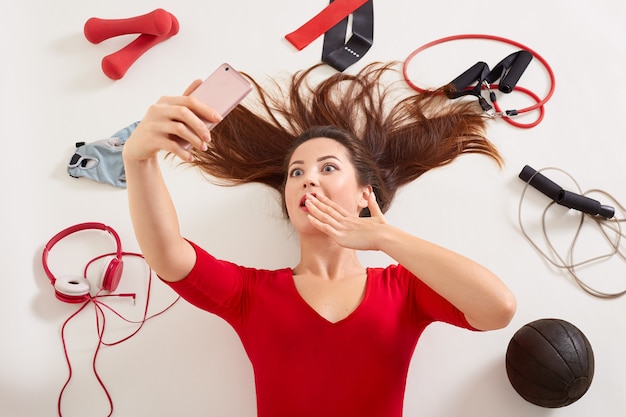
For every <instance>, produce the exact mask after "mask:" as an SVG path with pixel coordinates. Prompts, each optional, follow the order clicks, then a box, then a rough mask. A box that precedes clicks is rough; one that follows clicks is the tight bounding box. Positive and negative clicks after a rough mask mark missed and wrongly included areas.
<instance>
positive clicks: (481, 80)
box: [402, 34, 556, 129]
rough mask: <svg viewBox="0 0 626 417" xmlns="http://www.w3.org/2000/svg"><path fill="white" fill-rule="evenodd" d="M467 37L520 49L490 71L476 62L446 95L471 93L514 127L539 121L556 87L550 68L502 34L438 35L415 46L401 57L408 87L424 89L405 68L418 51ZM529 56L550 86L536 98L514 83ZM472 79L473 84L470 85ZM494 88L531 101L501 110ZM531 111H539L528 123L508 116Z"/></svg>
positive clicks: (481, 63) (529, 50)
mask: <svg viewBox="0 0 626 417" xmlns="http://www.w3.org/2000/svg"><path fill="white" fill-rule="evenodd" d="M467 39H484V40H492V41H497V42H501V43H505V44H509V45H512V46H515V47H516V48H520V49H521V51H519V52H516V53H514V54H511V55H509V56H507V57H506V58H505V59H503V60H502V61H500V62H499V63H498V64H497V65H496V66H495V67H494V68H493V70H491V69H490V68H489V66H488V65H487V64H486V63H484V62H478V63H476V64H475V65H473V66H472V67H470V68H469V69H468V70H467V71H465V72H464V73H463V74H461V75H460V76H459V77H457V78H456V79H455V80H453V81H452V82H451V84H452V85H454V87H455V89H456V91H455V92H449V93H447V95H448V97H449V98H451V99H454V98H458V97H461V96H464V95H470V94H471V95H474V96H476V97H477V98H478V99H479V102H480V104H481V106H482V108H483V110H485V111H490V110H491V108H492V107H493V110H494V112H493V113H492V116H493V117H501V118H502V119H503V120H504V121H506V122H507V123H509V124H510V125H512V126H514V127H518V128H522V129H529V128H532V127H535V126H537V125H538V124H539V123H541V121H542V120H543V117H544V115H545V107H544V106H545V104H546V103H547V102H548V100H550V98H551V97H552V95H553V93H554V90H555V86H556V79H555V76H554V72H553V70H552V67H551V66H550V65H549V64H548V62H547V61H546V60H545V59H544V58H543V57H542V56H541V55H539V54H538V53H537V52H536V51H534V50H532V49H530V48H528V47H527V46H525V45H523V44H521V43H519V42H517V41H514V40H511V39H507V38H504V37H500V36H495V35H485V34H461V35H454V36H448V37H444V38H440V39H437V40H434V41H432V42H429V43H426V44H424V45H422V46H420V47H419V48H417V49H415V50H414V51H413V52H411V54H409V56H408V57H407V58H406V59H405V61H404V64H403V67H402V75H403V77H404V79H405V81H406V83H407V84H408V85H409V87H411V88H412V89H413V90H415V91H417V92H425V91H426V89H425V88H422V87H419V86H418V85H417V84H416V83H414V82H413V81H412V80H411V78H410V76H409V73H408V72H409V71H408V68H409V66H410V64H411V62H412V61H413V59H414V58H415V57H416V56H417V55H418V54H420V53H421V52H423V51H425V50H426V49H429V48H432V47H434V46H436V45H440V44H443V43H446V42H452V41H458V40H467ZM533 57H534V58H536V59H537V60H538V61H539V62H540V63H541V64H542V66H543V67H544V68H545V70H546V72H547V74H548V77H549V79H550V88H549V91H548V93H547V94H546V96H545V97H544V98H541V97H539V95H537V94H536V93H534V92H533V91H531V90H529V89H527V88H524V87H520V86H518V85H516V84H517V81H518V80H519V77H521V75H522V73H523V72H524V70H525V69H526V66H527V65H528V64H529V63H530V60H532V59H533ZM497 80H500V83H496V82H495V81H497ZM474 82H475V83H476V84H475V85H471V84H472V83H474ZM496 90H499V91H500V92H502V93H505V94H509V93H511V92H513V91H517V92H520V93H523V94H525V95H527V96H529V97H530V98H531V99H532V100H533V101H534V102H535V103H534V104H533V105H531V106H528V107H524V108H522V109H513V110H503V109H502V108H501V107H500V104H499V102H498V100H497V97H496V93H495V91H496ZM483 91H487V93H488V97H489V101H490V102H491V104H489V103H488V102H487V99H485V98H484V97H483V96H482V94H481V93H482V92H483ZM532 111H537V112H539V114H538V116H537V119H536V120H535V121H533V122H531V123H521V122H518V121H515V120H513V119H512V118H513V117H514V116H518V115H522V114H525V113H529V112H532Z"/></svg>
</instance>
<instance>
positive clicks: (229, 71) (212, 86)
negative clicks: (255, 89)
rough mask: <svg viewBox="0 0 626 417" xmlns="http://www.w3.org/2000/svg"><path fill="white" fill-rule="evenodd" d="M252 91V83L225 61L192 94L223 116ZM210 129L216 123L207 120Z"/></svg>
mask: <svg viewBox="0 0 626 417" xmlns="http://www.w3.org/2000/svg"><path fill="white" fill-rule="evenodd" d="M250 91H252V84H251V83H250V81H248V79H247V78H246V77H244V76H243V75H241V74H240V73H239V72H237V71H236V70H235V69H234V68H233V67H232V66H230V65H228V64H226V63H224V64H222V65H220V66H219V67H218V68H217V69H216V70H215V71H213V73H212V74H211V75H209V77H208V78H207V79H206V80H204V81H203V82H202V84H200V85H199V86H198V87H197V88H196V89H195V90H193V92H192V93H191V96H193V97H196V98H198V99H199V100H202V101H203V102H204V103H205V104H206V105H208V106H209V107H211V108H213V109H215V110H217V111H218V113H219V114H220V115H222V117H225V116H226V115H227V114H228V113H230V112H231V110H232V109H234V108H235V107H236V106H237V105H238V104H239V103H241V101H242V100H243V99H244V98H245V97H246V96H247V95H248V94H249V93H250ZM206 125H207V127H208V128H209V130H210V129H212V128H213V126H215V125H216V123H210V122H206Z"/></svg>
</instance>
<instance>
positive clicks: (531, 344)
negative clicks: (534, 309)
mask: <svg viewBox="0 0 626 417" xmlns="http://www.w3.org/2000/svg"><path fill="white" fill-rule="evenodd" d="M593 371H594V359H593V350H592V349H591V345H590V344H589V340H587V338H586V337H585V335H584V334H583V333H582V332H581V331H580V330H579V329H578V328H577V327H576V326H574V325H573V324H571V323H569V322H567V321H564V320H559V319H540V320H536V321H533V322H531V323H528V324H526V325H524V326H523V327H522V328H520V329H519V330H518V331H517V332H516V333H515V334H514V335H513V337H512V338H511V341H510V342H509V346H508V347H507V350H506V373H507V376H508V377H509V381H510V382H511V385H513V388H515V391H517V393H518V394H519V395H521V396H522V398H524V399H525V400H526V401H529V402H531V403H533V404H535V405H539V406H541V407H549V408H557V407H564V406H567V405H569V404H571V403H573V402H575V401H577V400H578V399H579V398H581V397H582V396H583V395H584V394H585V393H586V392H587V390H588V389H589V386H590V385H591V380H592V379H593Z"/></svg>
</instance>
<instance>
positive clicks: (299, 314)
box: [169, 245, 471, 417]
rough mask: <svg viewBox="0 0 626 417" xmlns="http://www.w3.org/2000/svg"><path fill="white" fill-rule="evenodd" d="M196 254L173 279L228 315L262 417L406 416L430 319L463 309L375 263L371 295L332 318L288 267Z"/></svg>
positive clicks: (463, 323) (191, 297)
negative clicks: (314, 304)
mask: <svg viewBox="0 0 626 417" xmlns="http://www.w3.org/2000/svg"><path fill="white" fill-rule="evenodd" d="M194 247H195V249H196V253H197V256H198V257H197V261H196V265H195V266H194V268H193V270H192V271H191V272H190V274H189V275H188V276H187V277H186V278H185V279H183V280H181V281H178V282H174V283H169V285H170V286H171V287H172V288H173V289H174V290H175V291H176V292H178V293H179V294H180V295H181V296H182V297H184V298H185V299H186V300H187V301H189V302H190V303H192V304H194V305H196V306H197V307H199V308H201V309H204V310H207V311H209V312H212V313H215V314H217V315H218V316H220V317H222V318H224V319H225V320H226V321H227V322H228V323H230V325H231V326H232V327H233V328H234V329H235V331H236V332H237V334H238V335H239V337H240V339H241V341H242V343H243V346H244V348H245V350H246V352H247V354H248V357H249V358H250V361H251V362H252V366H253V368H254V375H255V383H256V391H257V410H258V416H259V417H294V416H298V417H309V416H310V417H319V416H324V417H351V416H359V417H361V416H368V417H399V416H401V415H402V409H403V400H404V390H405V384H406V376H407V372H408V368H409V363H410V360H411V356H412V354H413V350H414V349H415V345H416V343H417V340H418V338H419V336H420V335H421V333H422V331H423V330H424V328H425V327H426V326H427V325H428V324H429V323H431V322H433V321H443V322H447V323H450V324H454V325H456V326H460V327H464V328H468V329H471V326H470V325H469V323H468V322H467V320H466V319H465V317H464V315H463V314H462V313H461V312H460V311H459V310H458V309H456V308H455V307H454V306H452V305H451V304H450V303H449V302H448V301H446V300H445V299H444V298H442V297H441V296H439V295H438V294H436V293H435V292H434V291H433V290H431V289H430V288H429V287H427V286H426V285H425V284H424V283H422V282H421V281H420V280H419V279H417V278H416V277H415V276H414V275H413V274H411V273H410V272H409V271H408V270H406V269H405V268H403V267H402V266H400V265H392V266H389V267H387V268H368V269H367V284H366V290H365V296H364V298H363V300H362V302H361V304H360V305H359V306H358V307H357V308H356V310H355V311H354V312H353V313H352V314H350V315H349V316H348V317H346V318H345V319H343V320H341V321H339V322H337V323H331V322H329V321H328V320H326V319H324V318H323V317H322V316H320V315H319V314H318V313H317V312H316V311H315V310H314V309H313V308H311V307H310V306H309V305H308V304H307V303H306V302H305V301H304V299H303V298H302V297H301V296H300V294H299V293H298V291H297V289H296V286H295V283H294V280H293V275H292V270H291V269H288V268H286V269H280V270H276V271H268V270H258V269H253V268H246V267H242V266H238V265H235V264H233V263H230V262H226V261H221V260H217V259H215V258H214V257H213V256H211V255H209V254H208V253H206V252H205V251H204V250H202V249H201V248H199V247H198V246H196V245H194Z"/></svg>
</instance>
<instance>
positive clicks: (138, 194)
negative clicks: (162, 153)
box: [125, 157, 195, 281]
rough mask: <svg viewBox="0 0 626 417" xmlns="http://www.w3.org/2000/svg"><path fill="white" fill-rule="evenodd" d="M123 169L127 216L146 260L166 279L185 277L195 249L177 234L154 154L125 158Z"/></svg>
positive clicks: (172, 210)
mask: <svg viewBox="0 0 626 417" xmlns="http://www.w3.org/2000/svg"><path fill="white" fill-rule="evenodd" d="M125 171H126V182H127V189H128V204H129V209H130V216H131V220H132V223H133V228H134V230H135V235H136V237H137V241H138V243H139V246H140V248H141V251H142V253H143V255H144V257H145V259H146V262H148V264H149V265H150V267H151V268H152V269H153V270H154V271H155V272H156V273H157V274H158V275H159V276H160V277H161V278H163V279H165V280H169V281H176V280H179V279H182V278H184V277H185V276H186V275H187V274H188V272H189V271H190V270H191V268H192V267H193V265H194V263H195V252H194V250H193V248H192V247H191V246H190V245H189V243H188V242H187V241H185V240H184V239H183V238H182V236H181V234H180V228H179V224H178V217H177V214H176V209H175V207H174V204H173V202H172V199H171V197H170V194H169V191H168V190H167V187H166V185H165V182H164V180H163V177H162V175H161V170H160V167H159V162H158V160H157V158H156V157H154V158H151V159H148V160H144V161H132V160H125Z"/></svg>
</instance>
